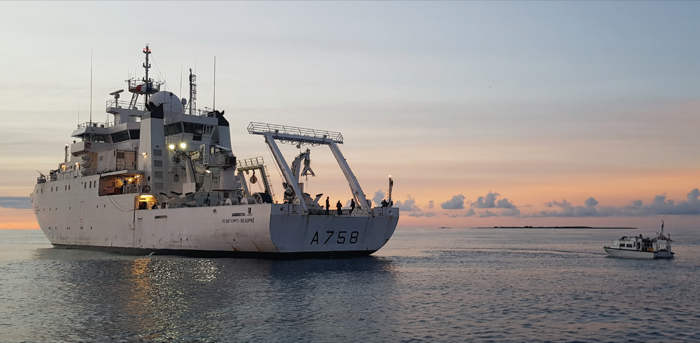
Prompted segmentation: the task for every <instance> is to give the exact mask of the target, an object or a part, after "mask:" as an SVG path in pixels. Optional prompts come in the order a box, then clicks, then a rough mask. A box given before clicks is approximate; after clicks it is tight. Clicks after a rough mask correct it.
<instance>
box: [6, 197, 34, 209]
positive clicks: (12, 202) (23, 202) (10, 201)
mask: <svg viewBox="0 0 700 343" xmlns="http://www.w3.org/2000/svg"><path fill="white" fill-rule="evenodd" d="M0 207H4V208H17V209H31V208H32V202H31V200H29V197H0Z"/></svg>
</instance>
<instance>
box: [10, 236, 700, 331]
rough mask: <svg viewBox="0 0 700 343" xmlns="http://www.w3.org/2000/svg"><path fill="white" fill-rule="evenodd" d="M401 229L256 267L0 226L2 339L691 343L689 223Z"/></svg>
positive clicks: (697, 298) (696, 309)
mask: <svg viewBox="0 0 700 343" xmlns="http://www.w3.org/2000/svg"><path fill="white" fill-rule="evenodd" d="M670 232H671V233H672V238H673V239H674V240H675V242H674V246H673V249H674V251H675V252H676V258H675V259H674V260H670V261H666V260H655V261H654V260H652V261H642V260H621V259H614V258H609V257H606V255H605V252H604V251H603V249H602V247H603V245H605V244H608V243H609V242H610V241H611V240H612V239H616V238H619V237H620V236H622V235H628V234H640V233H643V234H644V235H645V236H647V235H652V234H653V232H646V231H642V230H589V229H581V230H559V229H528V230H524V229H442V230H440V229H436V228H431V229H407V228H399V229H398V230H397V232H396V234H395V235H394V237H393V238H392V240H391V241H390V242H389V244H388V245H387V246H386V247H384V248H383V249H382V250H380V251H379V252H377V253H376V254H375V255H374V256H373V257H368V258H354V259H338V260H318V259H312V260H291V261H268V260H257V259H223V258H222V259H200V258H186V257H176V256H151V257H143V256H142V257H138V256H124V255H117V254H109V253H99V252H88V251H79V250H58V249H53V248H51V246H50V244H48V241H47V240H46V238H44V236H43V234H42V233H41V232H40V231H38V230H0V342H134V341H135V342H464V341H472V342H661V341H664V342H683V341H686V342H692V341H695V342H699V341H700V228H681V229H676V230H670Z"/></svg>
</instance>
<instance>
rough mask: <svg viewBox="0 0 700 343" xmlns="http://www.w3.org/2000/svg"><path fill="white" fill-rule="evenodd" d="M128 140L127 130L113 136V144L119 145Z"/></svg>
mask: <svg viewBox="0 0 700 343" xmlns="http://www.w3.org/2000/svg"><path fill="white" fill-rule="evenodd" d="M128 140H129V132H128V131H126V130H124V131H119V132H115V133H113V134H112V143H119V142H123V141H128Z"/></svg>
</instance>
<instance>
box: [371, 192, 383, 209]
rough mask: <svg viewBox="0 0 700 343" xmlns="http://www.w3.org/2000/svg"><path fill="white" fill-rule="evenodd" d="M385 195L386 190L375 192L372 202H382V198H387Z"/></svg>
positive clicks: (375, 203)
mask: <svg viewBox="0 0 700 343" xmlns="http://www.w3.org/2000/svg"><path fill="white" fill-rule="evenodd" d="M384 196H385V194H384V191H383V190H381V189H380V190H377V191H376V192H374V196H373V197H372V203H373V204H374V206H377V205H379V204H381V203H382V200H384V199H385V198H384Z"/></svg>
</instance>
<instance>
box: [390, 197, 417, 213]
mask: <svg viewBox="0 0 700 343" xmlns="http://www.w3.org/2000/svg"><path fill="white" fill-rule="evenodd" d="M394 206H396V207H398V208H399V209H400V210H401V211H408V212H413V211H415V212H420V208H419V207H418V206H416V199H413V197H411V195H410V194H409V195H408V196H406V200H405V201H404V202H401V201H400V200H399V201H397V202H396V204H395V205H394Z"/></svg>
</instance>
